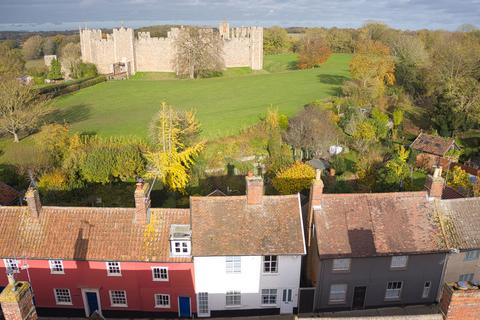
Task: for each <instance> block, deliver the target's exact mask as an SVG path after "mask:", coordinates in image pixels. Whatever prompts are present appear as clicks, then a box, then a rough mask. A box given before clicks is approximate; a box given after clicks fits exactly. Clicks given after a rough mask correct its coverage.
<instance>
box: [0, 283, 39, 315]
mask: <svg viewBox="0 0 480 320" xmlns="http://www.w3.org/2000/svg"><path fill="white" fill-rule="evenodd" d="M0 304H1V305H2V311H3V316H4V318H5V320H37V319H38V316H37V312H36V310H35V305H34V304H33V296H32V290H30V284H29V283H28V282H25V281H18V282H17V281H15V279H14V278H13V277H10V276H9V278H8V285H7V286H6V287H5V289H3V291H2V292H1V293H0Z"/></svg>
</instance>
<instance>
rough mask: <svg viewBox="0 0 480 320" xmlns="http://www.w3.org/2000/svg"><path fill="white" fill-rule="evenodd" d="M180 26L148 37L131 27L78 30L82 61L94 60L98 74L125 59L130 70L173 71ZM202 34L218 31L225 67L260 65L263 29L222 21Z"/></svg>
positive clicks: (261, 61)
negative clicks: (158, 35) (231, 24)
mask: <svg viewBox="0 0 480 320" xmlns="http://www.w3.org/2000/svg"><path fill="white" fill-rule="evenodd" d="M182 29H183V26H182V27H180V28H172V29H171V30H170V31H169V32H168V33H167V36H166V37H152V36H151V34H150V32H138V34H137V36H135V33H134V30H133V29H132V28H125V27H120V28H114V29H113V30H112V33H107V34H103V33H102V31H101V30H100V29H80V46H81V51H82V60H83V61H85V62H90V63H94V64H95V65H96V66H97V69H98V70H99V72H100V73H111V72H112V70H113V65H114V64H116V63H119V62H128V63H129V64H130V67H131V73H132V74H135V72H136V71H146V72H174V71H175V70H174V66H173V60H174V59H173V58H174V56H175V50H176V49H175V46H174V44H173V42H174V40H175V39H176V38H177V37H178V34H179V33H180V31H181V30H182ZM201 30H202V32H204V33H214V32H218V33H219V35H220V37H221V38H222V39H223V51H224V62H225V66H226V67H227V68H228V67H251V68H252V69H254V70H259V69H262V68H263V28H261V27H234V28H230V27H229V24H228V23H227V22H222V23H221V24H220V25H219V27H218V31H217V30H216V29H213V28H203V29H201Z"/></svg>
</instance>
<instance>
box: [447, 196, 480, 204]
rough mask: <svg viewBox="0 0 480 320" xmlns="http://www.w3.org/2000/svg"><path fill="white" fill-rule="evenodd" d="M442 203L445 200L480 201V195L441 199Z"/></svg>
mask: <svg viewBox="0 0 480 320" xmlns="http://www.w3.org/2000/svg"><path fill="white" fill-rule="evenodd" d="M440 201H441V203H445V202H462V201H480V197H468V198H457V199H441V200H440Z"/></svg>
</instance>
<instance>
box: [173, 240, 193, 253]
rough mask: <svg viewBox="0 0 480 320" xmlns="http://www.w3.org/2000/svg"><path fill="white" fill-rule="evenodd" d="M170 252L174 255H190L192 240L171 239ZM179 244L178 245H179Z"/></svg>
mask: <svg viewBox="0 0 480 320" xmlns="http://www.w3.org/2000/svg"><path fill="white" fill-rule="evenodd" d="M170 243H171V244H170V246H171V247H170V252H171V254H172V256H176V257H186V256H187V257H188V256H190V252H191V242H190V241H189V240H171V242H170ZM177 244H178V247H177Z"/></svg>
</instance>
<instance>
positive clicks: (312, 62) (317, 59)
mask: <svg viewBox="0 0 480 320" xmlns="http://www.w3.org/2000/svg"><path fill="white" fill-rule="evenodd" d="M331 54H332V52H331V51H330V48H329V47H328V43H327V41H326V40H325V38H324V37H323V36H322V35H321V34H320V33H313V32H312V33H307V34H306V35H305V36H304V37H303V38H302V40H301V45H300V53H299V57H298V67H299V68H300V69H307V68H313V67H318V66H319V65H321V64H323V63H325V62H326V61H327V60H328V58H329V57H330V55H331Z"/></svg>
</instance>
